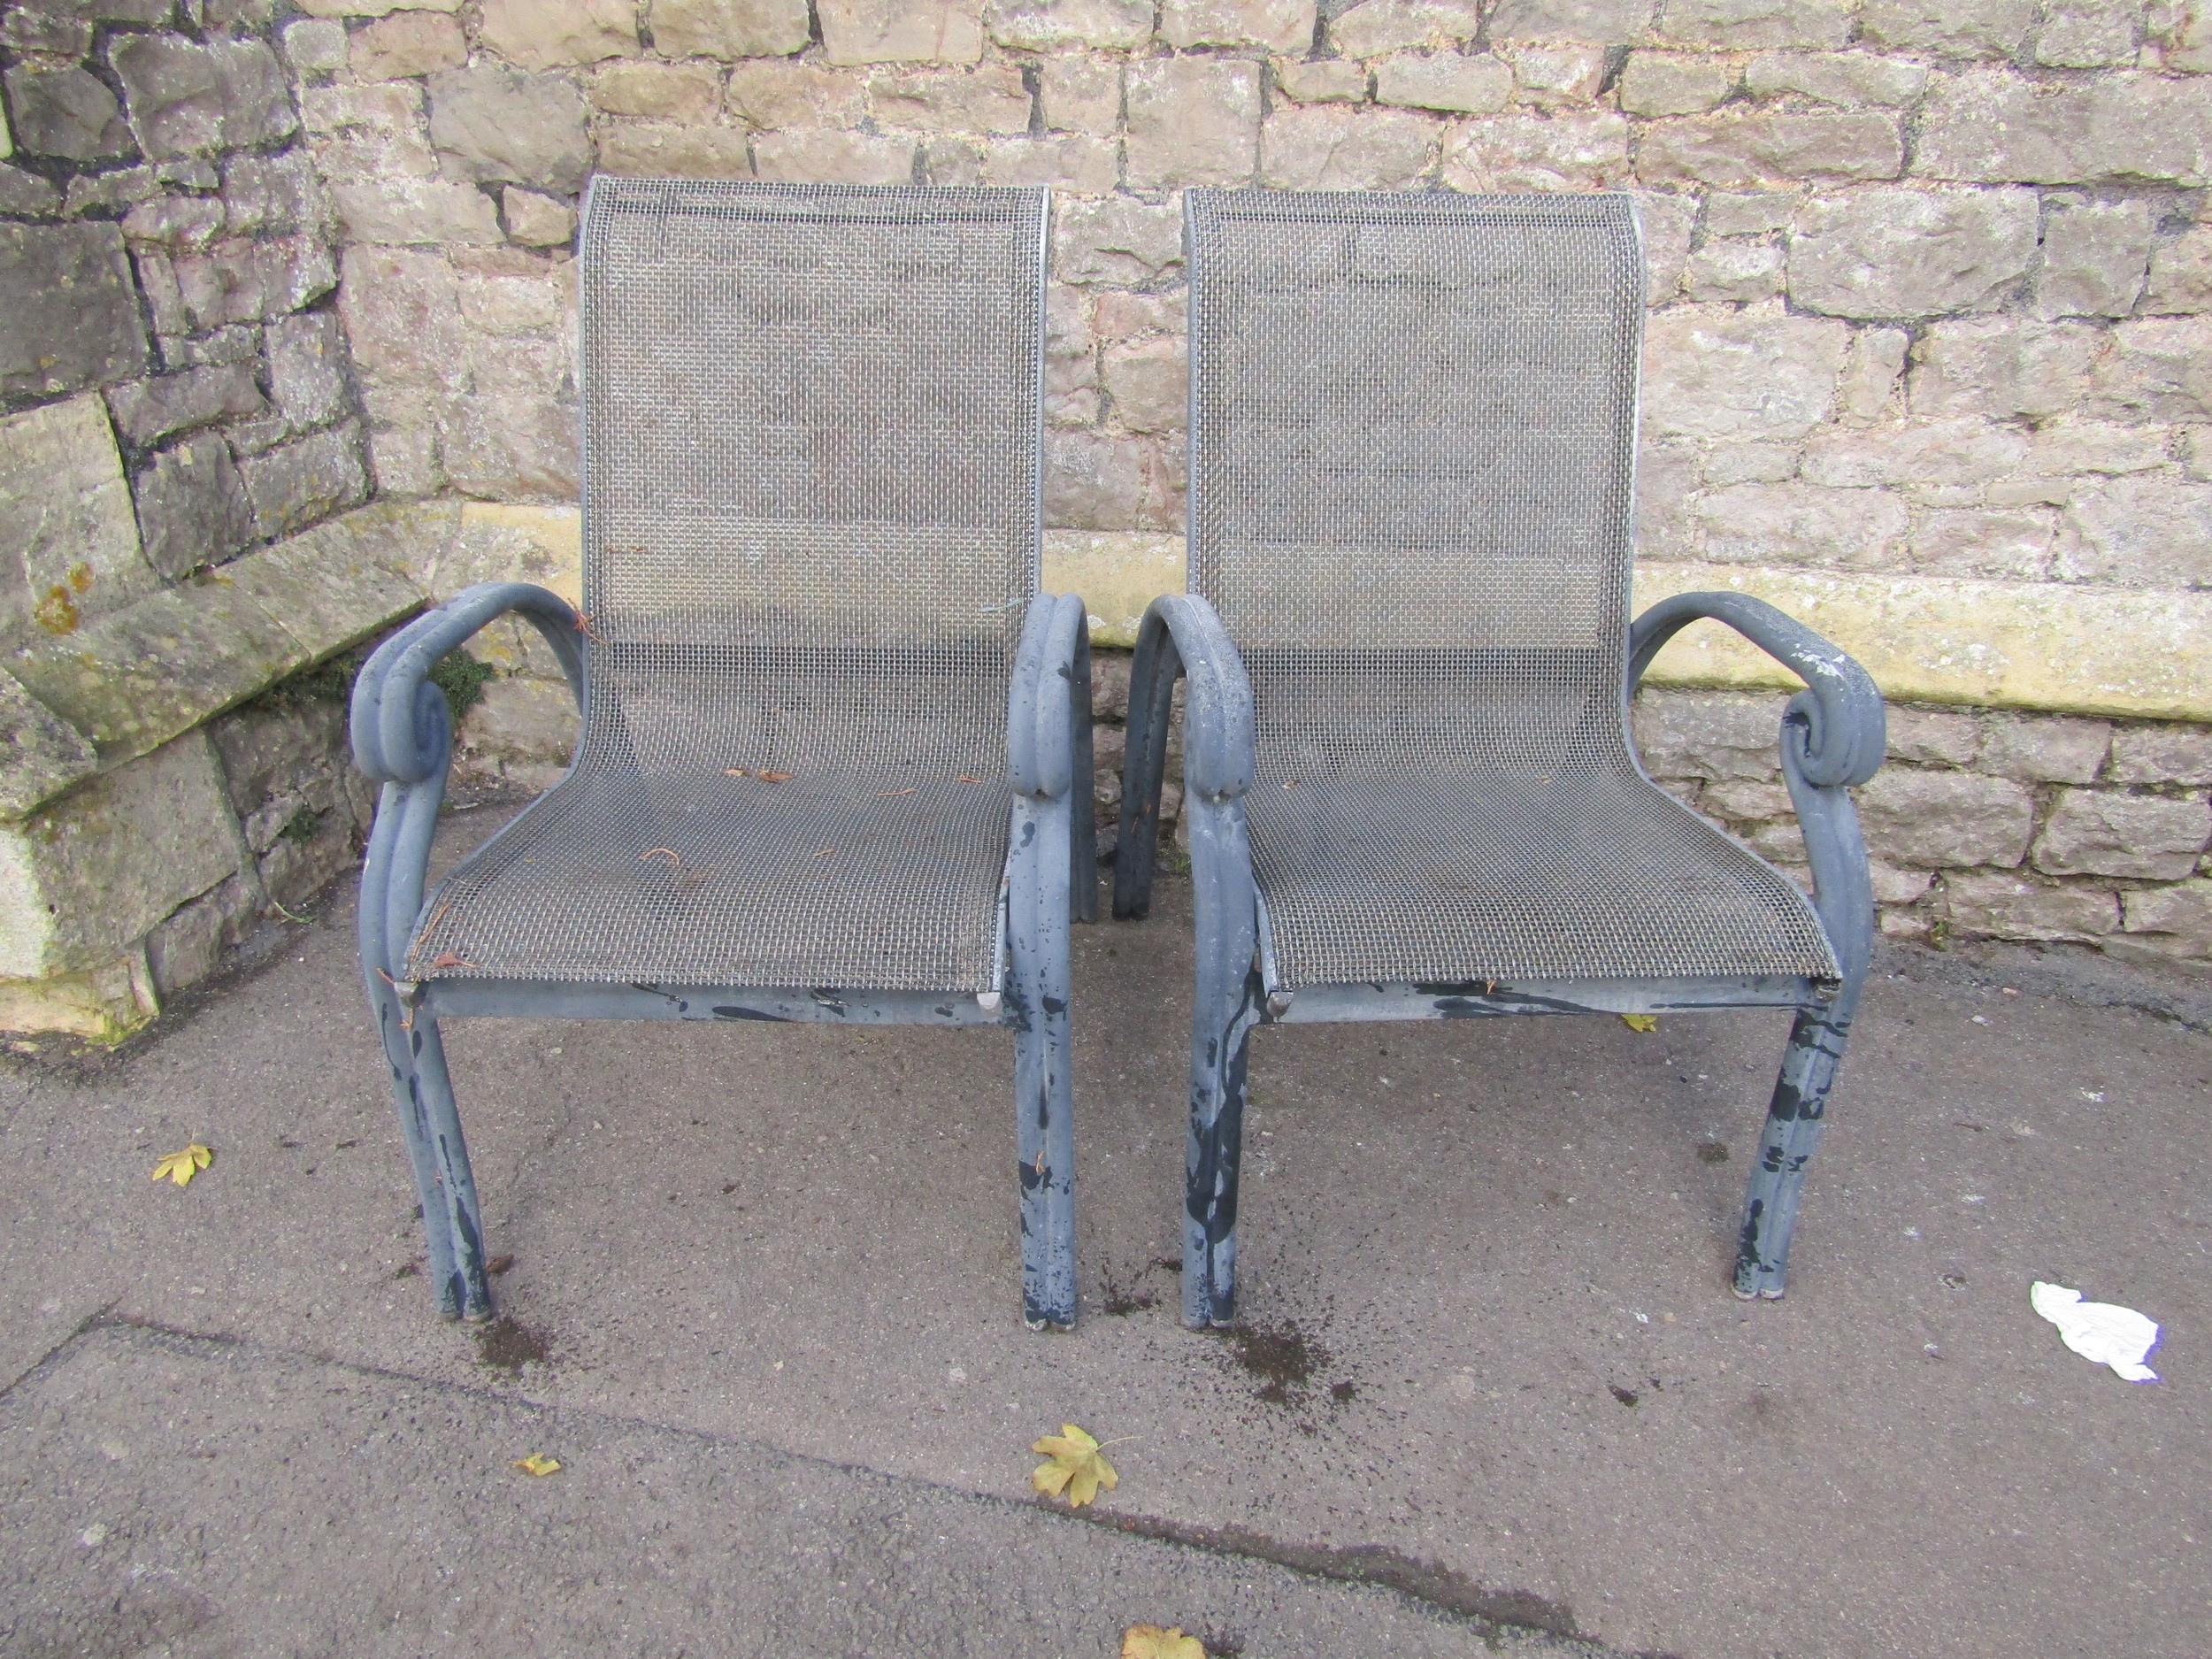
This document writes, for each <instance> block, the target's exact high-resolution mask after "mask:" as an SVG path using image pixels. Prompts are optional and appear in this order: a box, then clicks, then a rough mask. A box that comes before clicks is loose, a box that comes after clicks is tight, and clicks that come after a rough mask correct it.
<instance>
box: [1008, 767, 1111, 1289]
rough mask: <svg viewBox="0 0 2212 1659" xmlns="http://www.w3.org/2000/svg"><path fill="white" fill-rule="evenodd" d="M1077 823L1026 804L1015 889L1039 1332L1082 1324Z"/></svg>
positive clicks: (1032, 1278) (1020, 1084)
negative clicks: (1075, 976)
mask: <svg viewBox="0 0 2212 1659" xmlns="http://www.w3.org/2000/svg"><path fill="white" fill-rule="evenodd" d="M1089 783H1090V780H1089V779H1088V778H1087V777H1082V778H1079V780H1078V787H1083V788H1087V787H1089ZM1071 816H1072V814H1071V810H1070V805H1069V803H1068V802H1067V800H1066V799H1065V798H1061V799H1058V800H1046V801H1036V800H1032V799H1030V798H1028V797H1026V796H1017V797H1016V800H1015V806H1014V825H1013V838H1014V847H1013V854H1012V856H1011V858H1010V861H1009V863H1010V872H1009V878H1008V882H1007V917H1006V920H1007V928H1006V932H1007V946H1008V949H1009V953H1010V956H1012V958H1013V960H1012V963H1011V964H1010V965H1011V968H1012V972H1011V973H1010V975H1009V976H1008V979H1009V983H1008V986H1007V990H1006V997H1007V1011H1008V1015H1009V1017H1010V1019H1011V1021H1012V1023H1013V1026H1014V1113H1015V1137H1016V1138H1015V1156H1016V1162H1017V1171H1018V1174H1019V1176H1020V1179H1021V1250H1022V1318H1023V1319H1024V1321H1025V1322H1026V1323H1027V1324H1028V1325H1030V1327H1031V1328H1032V1329H1043V1328H1044V1327H1046V1326H1061V1327H1065V1326H1069V1325H1073V1324H1074V1323H1075V1090H1074V1078H1073V1069H1072V1062H1073V1057H1074V1056H1073V1052H1072V1042H1071V1032H1070V1029H1069V1021H1068V998H1069V993H1070V981H1069V972H1068V913H1069V910H1070V908H1071V900H1072V897H1073V895H1072V893H1071V886H1070V876H1071V862H1072V859H1071V853H1072V850H1073V846H1072V843H1073V835H1072V833H1071V832H1072V828H1073V826H1072V825H1071V821H1070V820H1071Z"/></svg>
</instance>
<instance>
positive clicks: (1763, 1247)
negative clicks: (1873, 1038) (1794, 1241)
mask: <svg viewBox="0 0 2212 1659" xmlns="http://www.w3.org/2000/svg"><path fill="white" fill-rule="evenodd" d="M1859 984H1860V981H1859V980H1857V979H1853V980H1851V981H1849V982H1847V984H1846V985H1845V987H1844V988H1843V990H1842V991H1841V992H1840V993H1839V995H1838V996H1837V997H1836V1000H1835V1001H1834V1002H1832V1003H1830V1004H1829V1005H1828V1006H1827V1007H1825V1008H1819V1009H1811V1008H1807V1009H1800V1010H1798V1013H1797V1018H1796V1019H1795V1021H1794V1022H1793V1023H1792V1025H1791V1026H1790V1046H1789V1048H1788V1051H1787V1052H1786V1053H1785V1054H1784V1055H1783V1056H1782V1072H1781V1075H1780V1076H1779V1077H1778V1078H1776V1079H1775V1080H1774V1098H1773V1099H1772V1100H1771V1101H1770V1102H1769V1103H1768V1105H1767V1121H1766V1127H1765V1128H1764V1129H1763V1131H1762V1132H1761V1133H1760V1136H1759V1156H1758V1161H1757V1162H1756V1163H1755V1164H1753V1165H1752V1168H1751V1185H1750V1189H1749V1190H1748V1191H1747V1193H1746V1194H1744V1207H1743V1226H1742V1229H1741V1230H1740V1233H1738V1235H1737V1240H1736V1294H1738V1295H1739V1296H1741V1297H1744V1298H1746V1299H1747V1300H1748V1299H1749V1298H1752V1297H1755V1296H1757V1297H1764V1298H1766V1299H1768V1300H1769V1301H1775V1300H1778V1299H1779V1298H1780V1296H1781V1294H1782V1292H1783V1289H1784V1287H1785V1282H1786V1279H1787V1278H1788V1275H1789V1265H1790V1235H1791V1233H1793V1232H1794V1231H1795V1229H1796V1226H1797V1205H1798V1201H1799V1199H1800V1198H1801V1196H1802V1195H1803V1194H1804V1190H1805V1166H1806V1165H1807V1164H1810V1163H1811V1162H1812V1157H1813V1152H1814V1149H1815V1148H1816V1147H1818V1146H1819V1144H1820V1125H1821V1120H1822V1118H1824V1116H1825V1115H1826V1113H1827V1110H1828V1091H1829V1089H1830V1088H1832V1087H1833V1086H1834V1084H1835V1080H1836V1072H1837V1071H1838V1069H1839V1068H1840V1067H1841V1065H1842V1064H1843V1046H1844V1043H1845V1041H1846V1040H1847V1039H1848V1038H1849V1036H1850V1034H1851V1021H1852V1018H1853V1017H1854V1016H1855V1014H1856V1012H1857V1008H1858V1001H1859Z"/></svg>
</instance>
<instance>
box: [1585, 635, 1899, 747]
mask: <svg viewBox="0 0 2212 1659" xmlns="http://www.w3.org/2000/svg"><path fill="white" fill-rule="evenodd" d="M1701 618H1710V619H1711V620H1713V621H1715V622H1725V623H1726V624H1727V625H1728V626H1730V627H1732V628H1733V629H1735V630H1736V632H1737V633H1739V634H1742V635H1743V636H1744V638H1746V639H1747V640H1749V641H1751V642H1752V643H1753V644H1754V645H1755V646H1757V647H1758V648H1759V649H1761V650H1763V651H1764V652H1765V653H1766V654H1767V655H1768V656H1769V657H1773V658H1774V660H1775V661H1777V662H1778V663H1780V664H1783V665H1784V666H1785V667H1786V668H1788V669H1790V670H1792V671H1793V672H1795V673H1796V675H1797V677H1798V678H1799V679H1801V680H1803V681H1804V682H1805V689H1804V690H1803V691H1802V692H1801V693H1799V694H1798V695H1796V696H1794V697H1793V698H1791V699H1790V703H1789V709H1788V711H1787V712H1786V714H1785V715H1784V716H1783V725H1782V741H1783V744H1784V746H1785V748H1786V750H1787V751H1788V753H1789V755H1790V757H1791V759H1793V761H1794V762H1795V763H1796V765H1797V768H1798V770H1799V771H1800V772H1802V773H1803V775H1804V778H1805V780H1806V781H1807V782H1808V783H1810V784H1813V785H1815V786H1816V787H1822V788H1838V787H1848V786H1851V785H1855V784H1862V783H1864V782H1865V781H1866V780H1868V779H1870V778H1871V777H1872V776H1873V775H1874V774H1875V772H1877V771H1878V770H1879V769H1880V767H1881V764H1882V755H1883V752H1884V749H1885V748H1886V744H1887V741H1888V729H1889V723H1888V717H1887V715H1886V712H1885V710H1884V709H1883V706H1882V694H1881V691H1880V688H1879V687H1877V686H1876V685H1875V683H1874V680H1873V677H1872V676H1871V675H1870V674H1869V673H1868V672H1866V670H1865V669H1863V668H1862V667H1860V666H1859V664H1857V662H1856V661H1855V660H1854V659H1853V658H1852V657H1851V656H1850V655H1849V653H1847V652H1846V651H1844V650H1842V649H1840V648H1839V647H1837V646H1835V645H1832V644H1831V643H1829V641H1826V640H1824V639H1823V638H1821V636H1820V635H1819V634H1816V633H1814V632H1813V631H1812V630H1811V629H1810V628H1809V627H1807V626H1805V625H1804V624H1803V623H1801V622H1799V621H1798V620H1796V619H1795V618H1793V617H1790V616H1787V615H1785V614H1784V613H1783V612H1782V611H1778V610H1776V609H1775V608H1774V607H1773V606H1772V605H1770V604H1769V603H1766V601H1765V600H1763V599H1754V598H1753V597H1751V595H1748V594H1730V593H1701V594H1677V595H1675V596H1674V597H1673V598H1671V599H1662V600H1661V601H1660V602H1659V603H1657V604H1655V605H1654V606H1652V607H1651V609H1650V610H1648V611H1645V612H1644V614H1643V615H1642V616H1640V617H1639V618H1636V621H1635V624H1634V626H1632V627H1631V628H1630V629H1629V631H1628V689H1629V691H1630V693H1631V694H1633V693H1634V691H1635V689H1636V687H1637V685H1638V683H1639V682H1640V681H1641V680H1642V679H1643V677H1644V671H1645V670H1646V669H1647V668H1648V667H1650V665H1651V659H1652V658H1653V657H1656V656H1657V655H1658V654H1659V650H1660V648H1661V647H1662V646H1663V645H1665V644H1666V642H1667V641H1669V640H1671V639H1672V638H1673V637H1674V636H1675V635H1676V634H1678V633H1680V632H1681V631H1682V630H1683V629H1684V628H1686V627H1687V626H1689V625H1690V624H1691V623H1693V622H1695V621H1698V620H1700V619H1701Z"/></svg>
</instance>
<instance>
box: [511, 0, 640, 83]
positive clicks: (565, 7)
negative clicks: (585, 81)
mask: <svg viewBox="0 0 2212 1659" xmlns="http://www.w3.org/2000/svg"><path fill="white" fill-rule="evenodd" d="M483 8H484V12H483V22H482V24H481V26H480V27H481V28H482V37H481V38H482V40H483V42H484V44H485V45H487V46H488V47H490V48H491V50H494V51H495V52H497V53H498V54H499V55H500V56H501V57H502V58H505V59H506V60H507V61H508V62H509V63H511V64H519V65H521V66H522V67H523V68H525V69H557V68H559V67H560V66H561V65H565V64H595V63H597V62H598V61H599V60H600V59H601V58H622V57H626V56H628V55H630V54H633V53H634V52H635V51H636V50H637V8H636V6H635V5H634V4H633V0H483Z"/></svg>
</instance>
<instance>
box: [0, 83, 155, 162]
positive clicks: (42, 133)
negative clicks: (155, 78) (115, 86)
mask: <svg viewBox="0 0 2212 1659" xmlns="http://www.w3.org/2000/svg"><path fill="white" fill-rule="evenodd" d="M7 84H8V103H9V104H10V106H11V112H12V123H11V124H12V126H13V127H14V130H15V141H16V142H17V143H18V144H19V145H21V146H22V147H23V148H24V149H25V150H28V151H30V152H31V153H32V154H33V155H35V156H59V157H62V158H63V159H65V160H67V161H102V160H105V159H108V158H109V157H115V156H127V155H129V154H131V153H132V150H133V149H134V145H133V144H132V142H131V129H130V126H129V123H127V121H125V120H124V119H123V106H122V105H121V104H118V103H117V102H116V100H115V95H114V94H113V93H112V92H110V91H109V90H108V89H107V87H106V86H105V84H104V83H103V82H102V81H100V80H99V79H98V78H97V77H96V76H94V75H90V74H88V73H85V72H84V71H83V70H82V69H79V68H76V67H75V66H71V67H69V68H66V69H42V68H38V67H35V66H34V65H29V64H18V65H15V66H14V67H13V68H12V69H10V70H9V71H8V73H7Z"/></svg>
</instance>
